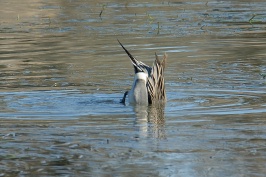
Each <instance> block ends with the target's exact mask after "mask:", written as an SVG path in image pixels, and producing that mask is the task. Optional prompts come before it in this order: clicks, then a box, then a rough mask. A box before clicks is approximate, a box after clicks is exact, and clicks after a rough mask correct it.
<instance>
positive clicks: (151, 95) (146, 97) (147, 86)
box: [118, 40, 167, 105]
mask: <svg viewBox="0 0 266 177" xmlns="http://www.w3.org/2000/svg"><path fill="white" fill-rule="evenodd" d="M118 42H119V44H120V45H121V47H122V48H123V49H124V50H125V52H126V53H127V55H128V56H129V58H130V59H131V62H132V64H133V67H134V71H135V77H134V82H133V85H132V88H131V90H129V91H126V92H125V93H124V97H123V98H122V100H121V103H124V104H125V101H126V96H127V95H128V101H129V103H130V104H138V105H148V104H153V103H155V102H163V103H164V102H165V101H166V93H165V85H164V69H165V64H166V59H167V55H166V54H164V57H163V60H162V61H160V59H159V57H158V55H157V54H156V53H155V61H154V63H153V65H152V67H150V66H148V65H146V64H145V63H143V62H141V61H138V60H137V59H136V58H135V57H133V56H132V55H131V54H130V53H129V51H128V50H127V49H126V48H125V47H124V46H123V45H122V44H121V42H120V41H119V40H118Z"/></svg>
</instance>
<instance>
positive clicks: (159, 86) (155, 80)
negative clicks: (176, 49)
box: [147, 53, 167, 104]
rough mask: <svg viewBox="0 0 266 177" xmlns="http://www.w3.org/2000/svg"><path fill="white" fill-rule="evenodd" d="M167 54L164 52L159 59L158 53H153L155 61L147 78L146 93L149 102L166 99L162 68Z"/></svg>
mask: <svg viewBox="0 0 266 177" xmlns="http://www.w3.org/2000/svg"><path fill="white" fill-rule="evenodd" d="M166 59H167V55H166V54H164V57H163V60H162V61H160V59H159V57H158V55H157V54H156V53H155V61H154V63H153V66H152V70H151V75H150V76H149V78H148V84H147V89H148V94H149V103H150V104H152V103H153V102H155V101H163V102H164V101H166V93H165V85H164V69H165V64H166Z"/></svg>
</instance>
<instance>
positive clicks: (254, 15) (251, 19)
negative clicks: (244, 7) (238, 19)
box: [248, 14, 257, 25]
mask: <svg viewBox="0 0 266 177" xmlns="http://www.w3.org/2000/svg"><path fill="white" fill-rule="evenodd" d="M256 16H257V15H256V14H253V16H252V17H251V18H250V19H249V20H248V22H249V23H250V24H251V25H252V21H253V19H254V18H255V17H256Z"/></svg>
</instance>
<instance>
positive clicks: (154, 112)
mask: <svg viewBox="0 0 266 177" xmlns="http://www.w3.org/2000/svg"><path fill="white" fill-rule="evenodd" d="M164 109H165V104H155V105H150V106H148V107H146V106H139V105H137V106H134V112H135V115H136V124H137V125H138V126H139V125H141V130H140V134H141V135H140V136H141V137H147V136H148V137H149V136H151V137H153V138H159V139H161V138H162V139H164V138H166V134H165V128H164V126H165V118H164Z"/></svg>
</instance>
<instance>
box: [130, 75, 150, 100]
mask: <svg viewBox="0 0 266 177" xmlns="http://www.w3.org/2000/svg"><path fill="white" fill-rule="evenodd" d="M147 79H148V75H147V74H146V73H144V72H138V73H136V74H135V78H134V83H133V85H132V88H131V90H130V91H129V92H128V101H129V103H130V104H139V105H148V104H149V102H148V90H147Z"/></svg>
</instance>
